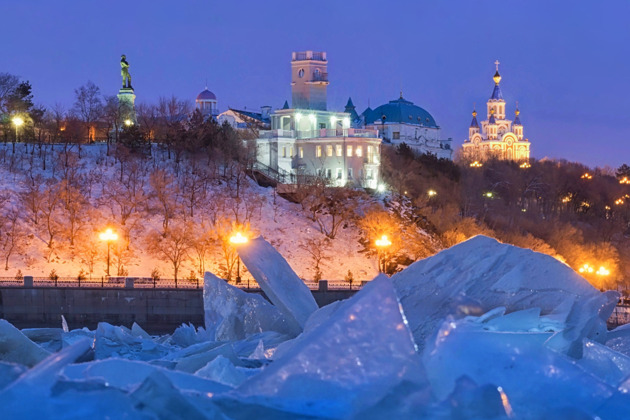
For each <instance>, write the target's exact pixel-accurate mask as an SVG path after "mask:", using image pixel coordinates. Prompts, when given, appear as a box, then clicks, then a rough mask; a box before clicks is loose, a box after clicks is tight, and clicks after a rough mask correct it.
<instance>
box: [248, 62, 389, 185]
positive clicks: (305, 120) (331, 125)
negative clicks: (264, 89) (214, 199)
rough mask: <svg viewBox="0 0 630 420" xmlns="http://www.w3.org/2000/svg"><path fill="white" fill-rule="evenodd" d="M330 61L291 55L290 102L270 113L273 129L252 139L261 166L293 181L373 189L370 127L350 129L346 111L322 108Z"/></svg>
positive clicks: (376, 167)
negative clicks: (311, 178)
mask: <svg viewBox="0 0 630 420" xmlns="http://www.w3.org/2000/svg"><path fill="white" fill-rule="evenodd" d="M327 65H328V61H327V58H326V53H325V52H315V51H304V52H294V53H293V55H292V60H291V91H292V101H291V102H292V103H291V107H289V104H288V103H285V106H284V107H283V108H282V109H279V110H276V111H275V112H273V113H272V114H271V118H270V123H271V129H270V130H268V131H260V134H259V138H258V139H257V140H256V159H257V163H258V165H259V167H261V168H264V169H266V170H268V171H271V172H274V173H276V174H280V175H282V177H283V178H284V179H285V181H284V183H295V182H296V181H297V180H298V178H299V176H300V175H306V176H319V177H321V178H325V179H327V180H328V181H329V182H330V184H331V185H334V186H357V187H364V188H376V187H377V185H378V179H379V176H380V160H381V139H380V138H379V137H378V131H376V130H374V129H359V128H353V127H352V126H351V118H352V117H353V116H352V114H351V113H350V112H333V111H328V110H327V109H326V106H327V87H328V72H327Z"/></svg>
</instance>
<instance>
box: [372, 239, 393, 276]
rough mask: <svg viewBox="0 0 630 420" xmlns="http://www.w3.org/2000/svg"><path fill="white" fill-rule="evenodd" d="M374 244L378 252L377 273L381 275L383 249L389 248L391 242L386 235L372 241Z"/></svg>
mask: <svg viewBox="0 0 630 420" xmlns="http://www.w3.org/2000/svg"><path fill="white" fill-rule="evenodd" d="M374 244H375V245H376V246H377V250H378V271H379V272H381V273H384V272H385V259H384V258H383V256H382V253H383V252H385V248H388V247H390V246H391V244H392V241H390V240H389V238H388V237H387V235H383V236H381V237H380V238H379V239H377V240H376V241H374Z"/></svg>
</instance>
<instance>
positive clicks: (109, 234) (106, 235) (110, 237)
mask: <svg viewBox="0 0 630 420" xmlns="http://www.w3.org/2000/svg"><path fill="white" fill-rule="evenodd" d="M98 237H99V238H100V239H101V241H105V242H107V277H109V248H110V244H111V243H112V241H116V240H118V234H116V233H114V231H113V230H112V229H111V228H107V229H106V230H105V232H103V233H101V234H100V235H98Z"/></svg>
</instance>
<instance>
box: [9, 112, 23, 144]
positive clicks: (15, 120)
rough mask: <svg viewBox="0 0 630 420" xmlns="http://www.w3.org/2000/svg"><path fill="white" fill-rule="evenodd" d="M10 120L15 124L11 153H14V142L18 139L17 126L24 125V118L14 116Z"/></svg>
mask: <svg viewBox="0 0 630 420" xmlns="http://www.w3.org/2000/svg"><path fill="white" fill-rule="evenodd" d="M11 122H12V123H13V125H14V126H15V141H14V142H13V153H15V143H17V141H18V128H20V127H21V126H22V125H24V119H22V117H18V116H15V117H13V119H12V120H11Z"/></svg>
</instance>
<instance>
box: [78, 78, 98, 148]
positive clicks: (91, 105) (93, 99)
mask: <svg viewBox="0 0 630 420" xmlns="http://www.w3.org/2000/svg"><path fill="white" fill-rule="evenodd" d="M74 94H75V101H74V106H73V108H72V110H73V111H74V112H75V113H76V115H77V116H78V117H79V118H80V119H81V121H83V123H84V124H85V129H86V133H87V139H88V141H92V140H94V138H93V137H92V130H93V124H94V122H96V121H97V120H98V119H99V118H100V117H101V116H102V114H103V101H102V100H101V90H100V89H99V87H98V86H96V85H95V84H94V83H93V82H92V81H89V80H88V82H87V83H86V84H85V85H83V86H80V87H79V88H77V89H75V90H74Z"/></svg>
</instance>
